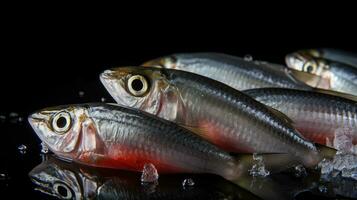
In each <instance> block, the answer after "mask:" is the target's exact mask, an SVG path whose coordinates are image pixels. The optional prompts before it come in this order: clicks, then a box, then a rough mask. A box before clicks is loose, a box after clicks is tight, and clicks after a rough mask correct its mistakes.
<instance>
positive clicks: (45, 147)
mask: <svg viewBox="0 0 357 200" xmlns="http://www.w3.org/2000/svg"><path fill="white" fill-rule="evenodd" d="M41 153H48V146H47V144H46V143H44V142H41Z"/></svg>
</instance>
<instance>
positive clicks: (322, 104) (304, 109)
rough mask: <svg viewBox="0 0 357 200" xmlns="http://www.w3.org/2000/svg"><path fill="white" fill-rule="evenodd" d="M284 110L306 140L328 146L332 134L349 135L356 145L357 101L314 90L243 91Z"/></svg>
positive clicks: (270, 89) (332, 137) (267, 89)
mask: <svg viewBox="0 0 357 200" xmlns="http://www.w3.org/2000/svg"><path fill="white" fill-rule="evenodd" d="M244 93H245V94H247V95H249V96H251V97H253V98H254V99H256V100H257V101H259V102H261V103H263V104H265V105H267V106H270V107H272V108H274V109H277V110H279V111H280V112H282V113H284V114H285V115H286V116H288V117H289V118H290V119H291V120H292V121H293V126H294V127H295V128H296V129H297V130H298V131H299V132H300V133H301V134H302V135H303V136H304V137H305V138H307V139H309V140H311V141H314V142H316V143H319V144H323V145H327V144H328V143H329V142H332V141H333V140H334V137H335V134H336V133H339V132H344V133H345V134H346V135H351V136H352V138H353V143H354V144H357V101H353V100H351V99H347V98H343V97H340V96H336V95H332V94H325V93H322V92H321V91H320V92H317V91H303V90H296V89H288V88H264V89H251V90H246V91H244Z"/></svg>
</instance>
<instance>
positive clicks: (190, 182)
mask: <svg viewBox="0 0 357 200" xmlns="http://www.w3.org/2000/svg"><path fill="white" fill-rule="evenodd" d="M194 185H195V182H194V181H193V180H192V178H186V179H185V180H183V181H182V186H183V187H184V188H186V187H192V186H194Z"/></svg>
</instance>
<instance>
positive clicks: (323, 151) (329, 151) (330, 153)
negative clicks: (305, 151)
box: [316, 144, 337, 160]
mask: <svg viewBox="0 0 357 200" xmlns="http://www.w3.org/2000/svg"><path fill="white" fill-rule="evenodd" d="M316 147H317V149H318V150H319V153H320V157H321V158H320V159H321V160H322V159H324V158H326V159H332V158H334V157H335V155H336V152H337V150H336V149H334V148H331V147H328V146H325V145H322V144H316Z"/></svg>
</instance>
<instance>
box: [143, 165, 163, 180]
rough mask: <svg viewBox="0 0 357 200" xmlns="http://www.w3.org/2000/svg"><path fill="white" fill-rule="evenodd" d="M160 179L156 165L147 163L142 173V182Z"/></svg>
mask: <svg viewBox="0 0 357 200" xmlns="http://www.w3.org/2000/svg"><path fill="white" fill-rule="evenodd" d="M158 179H159V174H158V173H157V170H156V168H155V166H154V165H153V164H151V163H146V164H145V165H144V167H143V172H142V174H141V182H145V183H151V182H155V181H157V180H158Z"/></svg>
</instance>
